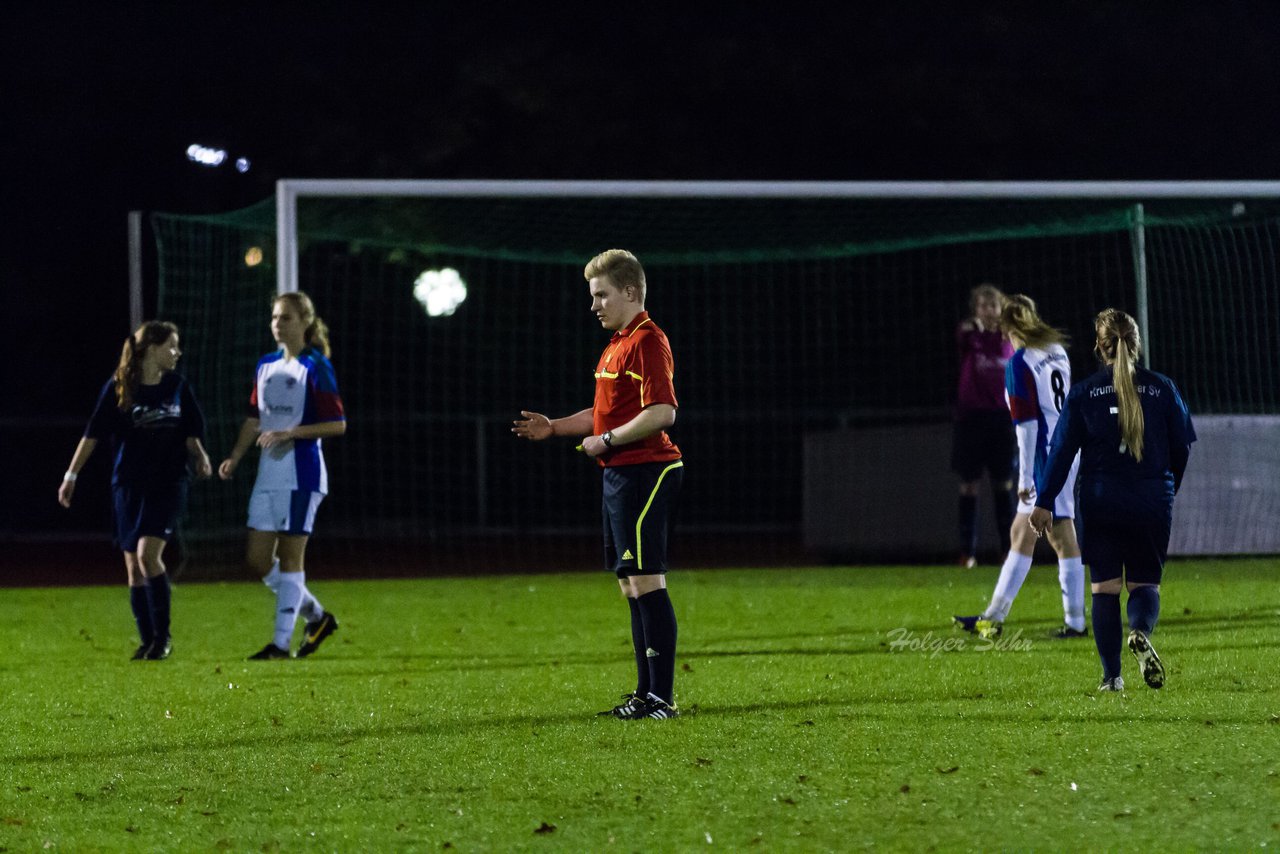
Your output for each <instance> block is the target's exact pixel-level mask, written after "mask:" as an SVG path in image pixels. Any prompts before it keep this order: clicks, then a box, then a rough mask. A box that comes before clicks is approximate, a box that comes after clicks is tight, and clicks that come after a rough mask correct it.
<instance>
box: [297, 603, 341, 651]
mask: <svg viewBox="0 0 1280 854" xmlns="http://www.w3.org/2000/svg"><path fill="white" fill-rule="evenodd" d="M337 630H338V619H337V617H335V616H333V614H330V613H329V612H328V611H325V612H324V613H323V614H321V615H320V619H318V620H312V621H311V622H309V623H307V627H306V629H305V630H304V631H303V636H302V646H300V647H298V658H306V657H307V656H308V655H310V654H311V653H313V652H315V651H316V650H317V649H319V648H320V644H321V643H323V642H324V639H325V638H327V637H328V636H329V635H331V634H333V633H334V632H336V631H337Z"/></svg>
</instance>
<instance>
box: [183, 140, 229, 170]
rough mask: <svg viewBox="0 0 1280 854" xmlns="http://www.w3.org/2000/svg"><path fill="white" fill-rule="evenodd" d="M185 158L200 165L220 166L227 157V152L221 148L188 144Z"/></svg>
mask: <svg viewBox="0 0 1280 854" xmlns="http://www.w3.org/2000/svg"><path fill="white" fill-rule="evenodd" d="M187 159H188V160H190V161H191V162H192V163H199V164H200V165H201V166H220V165H222V161H224V160H226V159H227V153H226V152H225V151H223V150H222V149H221V148H209V147H208V146H206V145H196V144H194V143H193V144H192V145H188V146H187Z"/></svg>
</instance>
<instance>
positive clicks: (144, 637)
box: [129, 584, 156, 646]
mask: <svg viewBox="0 0 1280 854" xmlns="http://www.w3.org/2000/svg"><path fill="white" fill-rule="evenodd" d="M147 593H148V590H147V586H146V585H145V584H144V585H142V586H140V587H130V588H129V605H130V606H131V607H132V608H133V621H134V622H135V623H137V624H138V640H140V641H141V642H142V645H143V646H151V644H152V643H153V642H154V641H155V639H156V630H155V628H154V627H153V626H152V625H151V597H150V596H148V595H147Z"/></svg>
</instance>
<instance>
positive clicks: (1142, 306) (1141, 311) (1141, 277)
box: [1133, 202, 1151, 369]
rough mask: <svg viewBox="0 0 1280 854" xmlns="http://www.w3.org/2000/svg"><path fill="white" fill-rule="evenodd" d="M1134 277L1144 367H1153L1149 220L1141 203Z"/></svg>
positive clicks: (1135, 225)
mask: <svg viewBox="0 0 1280 854" xmlns="http://www.w3.org/2000/svg"><path fill="white" fill-rule="evenodd" d="M1133 275H1134V279H1135V280H1136V282H1135V284H1136V285H1137V306H1136V309H1137V312H1138V317H1137V321H1138V333H1139V334H1140V335H1142V367H1144V368H1148V369H1149V368H1150V367H1151V324H1150V323H1148V317H1149V315H1148V312H1147V305H1148V302H1147V220H1146V211H1145V210H1144V209H1143V207H1142V203H1141V202H1139V203H1137V204H1136V205H1134V206H1133Z"/></svg>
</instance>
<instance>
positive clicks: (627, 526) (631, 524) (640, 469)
mask: <svg viewBox="0 0 1280 854" xmlns="http://www.w3.org/2000/svg"><path fill="white" fill-rule="evenodd" d="M683 481H684V462H683V461H681V460H672V461H671V462H663V463H639V464H637V465H631V466H613V467H611V468H606V469H605V470H604V499H603V502H602V506H603V510H604V566H605V569H607V570H609V571H610V572H612V573H613V574H615V575H616V576H618V577H619V578H626V577H627V576H629V575H662V574H664V573H665V572H666V571H667V534H668V532H669V530H670V528H671V521H672V519H673V518H674V516H675V510H676V501H677V499H678V498H679V495H680V484H681V483H682V482H683Z"/></svg>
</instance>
